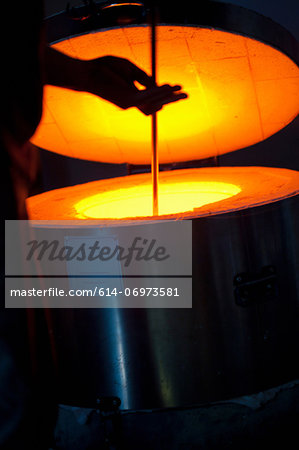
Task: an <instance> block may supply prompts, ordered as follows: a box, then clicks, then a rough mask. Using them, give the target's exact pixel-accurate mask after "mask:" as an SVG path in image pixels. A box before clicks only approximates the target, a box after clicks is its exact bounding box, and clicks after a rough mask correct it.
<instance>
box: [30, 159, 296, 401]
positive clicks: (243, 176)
mask: <svg viewBox="0 0 299 450" xmlns="http://www.w3.org/2000/svg"><path fill="white" fill-rule="evenodd" d="M190 173H191V174H190ZM192 174H193V176H195V174H196V177H197V179H199V180H208V179H209V180H211V179H212V180H214V181H219V180H222V181H225V182H230V183H233V184H235V185H238V186H239V187H240V192H239V193H238V194H236V195H234V196H232V197H230V198H227V199H224V200H221V201H218V202H216V203H214V204H207V205H203V206H201V207H200V208H198V209H197V210H195V211H194V210H193V211H189V212H186V213H177V214H173V215H172V216H167V218H168V219H171V218H172V219H175V220H178V219H180V220H192V232H193V236H192V265H193V282H192V288H193V307H192V309H134V310H130V309H115V310H113V309H101V310H84V309H82V310H81V309H80V310H78V309H77V310H76V309H65V310H51V312H50V314H51V321H52V325H51V330H50V333H51V336H52V338H53V340H54V344H55V349H56V354H57V363H58V366H57V367H58V381H59V401H60V402H61V403H67V404H74V405H80V406H88V407H92V406H94V405H95V404H96V399H97V398H100V397H102V396H117V397H119V398H120V399H121V401H122V405H121V408H123V409H144V408H161V407H178V406H184V405H186V406H187V405H192V404H200V403H202V402H210V401H215V400H222V399H228V398H232V397H235V396H240V395H245V394H250V393H254V392H257V391H260V390H263V389H267V388H270V387H273V386H276V385H278V384H281V383H284V382H287V381H289V380H291V379H294V378H295V377H296V376H297V374H298V373H297V367H296V366H297V364H296V354H297V353H298V323H297V316H296V311H297V307H298V296H299V291H298V283H299V270H298V264H299V241H298V233H297V230H298V229H299V208H298V206H299V195H298V191H299V173H298V172H294V171H289V170H285V169H272V168H266V167H260V168H256V167H234V168H232V167H231V168H229V167H223V168H209V169H208V168H207V169H190V170H182V171H173V172H169V175H167V174H166V175H164V178H165V179H169V178H171V176H172V177H176V178H179V179H184V178H188V177H191V176H192ZM146 176H148V177H149V175H144V174H142V175H136V176H130V177H123V178H119V179H114V180H102V181H98V182H93V183H88V184H86V185H78V186H74V187H68V188H64V189H59V190H55V191H51V192H47V193H44V194H41V195H39V196H36V197H32V198H31V199H29V200H28V209H29V214H30V218H31V219H33V220H37V219H41V218H42V219H48V220H52V221H53V222H51V224H52V225H51V226H54V227H55V220H57V219H67V220H68V219H75V218H76V214H75V212H74V211H75V208H74V204H76V202H77V200H78V199H79V198H80V197H81V198H82V197H86V195H87V192H89V194H92V193H93V192H97V193H99V195H101V192H102V193H105V192H107V189H108V187H109V189H110V190H113V186H114V188H115V187H120V186H121V187H126V186H128V184H130V185H131V186H138V183H139V182H140V180H143V179H144V177H146ZM162 182H163V176H162ZM58 203H59V205H60V206H59V207H58V208H57V207H54V206H55V205H57V204H58ZM136 211H137V212H138V208H137V210H136ZM118 220H119V226H122V225H123V224H124V223H126V222H127V221H126V220H125V219H118ZM134 220H135V219H134V218H130V219H129V222H130V223H131V224H133V225H134ZM139 220H140V219H139ZM136 222H138V220H136ZM82 225H84V221H82ZM133 225H132V226H133ZM38 226H40V224H38ZM45 226H47V225H46V224H45ZM165 226H167V223H165Z"/></svg>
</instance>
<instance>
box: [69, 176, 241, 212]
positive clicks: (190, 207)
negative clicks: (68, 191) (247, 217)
mask: <svg viewBox="0 0 299 450" xmlns="http://www.w3.org/2000/svg"><path fill="white" fill-rule="evenodd" d="M240 191H241V189H240V188H239V187H238V186H236V185H234V184H229V183H221V182H217V181H198V182H188V181H182V182H178V181H174V182H167V183H160V186H159V215H160V216H164V215H169V214H178V213H184V212H186V211H194V209H197V208H200V207H201V206H203V205H209V204H211V203H215V202H219V201H221V200H224V199H226V198H229V197H232V196H233V195H236V194H238V193H239V192H240ZM74 207H75V210H76V211H77V214H76V217H77V218H78V219H107V218H109V219H124V218H129V217H130V218H131V217H135V216H136V215H137V216H139V217H147V216H151V215H152V186H151V185H150V184H145V185H137V186H132V187H128V188H120V189H116V190H113V191H109V192H102V193H101V194H96V195H92V196H90V197H87V198H85V199H84V200H81V201H80V202H78V203H76V204H75V205H74Z"/></svg>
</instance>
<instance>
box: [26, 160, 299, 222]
mask: <svg viewBox="0 0 299 450" xmlns="http://www.w3.org/2000/svg"><path fill="white" fill-rule="evenodd" d="M298 192H299V172H296V171H292V170H287V169H277V168H270V167H213V168H212V167H210V168H202V169H186V170H174V171H170V172H161V173H160V214H161V215H160V216H159V217H160V218H163V219H164V218H174V219H182V218H196V217H202V216H205V215H209V216H210V215H214V214H221V213H225V212H230V211H236V210H240V209H244V208H250V207H253V206H258V205H262V204H266V203H271V202H274V201H277V200H281V199H283V198H286V197H289V196H291V195H295V194H298ZM27 209H28V214H29V218H30V219H32V220H74V219H88V218H89V219H110V218H114V219H116V220H120V219H123V218H148V217H150V216H151V175H150V174H139V175H131V176H127V177H121V178H112V179H106V180H100V181H93V182H91V183H85V184H81V185H77V186H71V187H67V188H63V189H56V190H54V191H49V192H45V193H43V194H39V195H36V196H34V197H31V198H29V199H27Z"/></svg>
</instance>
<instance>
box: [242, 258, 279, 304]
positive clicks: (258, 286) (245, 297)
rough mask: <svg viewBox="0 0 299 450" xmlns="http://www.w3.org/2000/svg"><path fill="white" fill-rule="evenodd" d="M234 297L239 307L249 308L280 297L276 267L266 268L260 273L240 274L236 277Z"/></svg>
mask: <svg viewBox="0 0 299 450" xmlns="http://www.w3.org/2000/svg"><path fill="white" fill-rule="evenodd" d="M233 283H234V286H235V288H234V295H235V302H236V304H237V305H238V306H243V307H247V306H250V305H252V304H257V303H260V302H264V301H267V300H273V299H275V298H277V296H278V288H277V274H276V269H275V267H274V266H265V267H263V268H262V270H261V272H260V273H245V272H243V273H239V274H237V275H236V276H235V277H234V281H233Z"/></svg>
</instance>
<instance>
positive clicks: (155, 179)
mask: <svg viewBox="0 0 299 450" xmlns="http://www.w3.org/2000/svg"><path fill="white" fill-rule="evenodd" d="M156 21H157V10H156V6H155V2H154V1H153V2H152V4H151V31H152V33H151V60H152V78H153V81H154V83H155V84H156V82H157V68H156V50H157V49H156ZM157 131H158V130H157V113H156V112H155V113H153V114H152V165H151V169H152V184H153V215H154V216H157V215H158V214H159V200H158V195H159V192H158V185H159V158H158V147H157Z"/></svg>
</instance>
